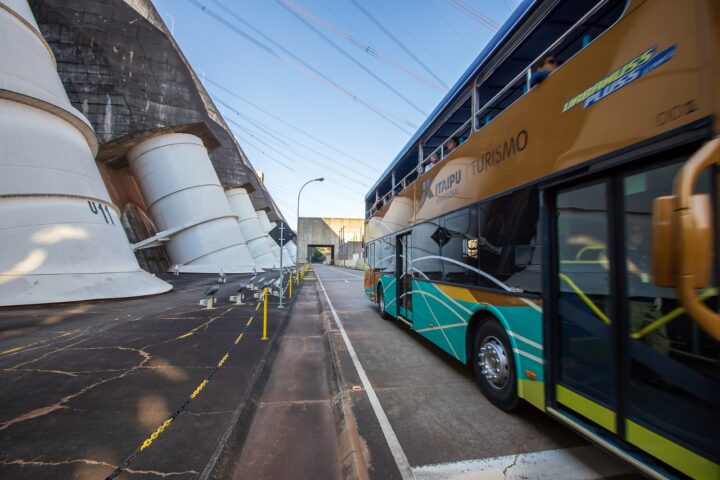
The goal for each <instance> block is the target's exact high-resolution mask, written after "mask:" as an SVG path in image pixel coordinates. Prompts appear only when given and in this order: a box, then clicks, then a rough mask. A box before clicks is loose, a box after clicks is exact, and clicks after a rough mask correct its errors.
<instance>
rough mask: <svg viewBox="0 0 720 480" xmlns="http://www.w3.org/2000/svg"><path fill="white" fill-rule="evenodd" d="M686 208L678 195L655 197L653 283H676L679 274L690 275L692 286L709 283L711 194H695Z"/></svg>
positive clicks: (711, 261)
mask: <svg viewBox="0 0 720 480" xmlns="http://www.w3.org/2000/svg"><path fill="white" fill-rule="evenodd" d="M689 200H690V201H689V208H687V209H678V208H677V205H678V197H677V196H675V195H673V196H666V197H659V198H656V199H655V201H654V202H653V214H652V229H653V236H652V273H653V280H654V282H655V284H656V285H658V286H661V287H677V286H678V279H677V277H678V276H683V277H691V278H692V285H693V287H694V288H706V287H708V286H709V285H710V276H711V273H712V265H713V230H712V223H713V219H712V203H711V200H710V195H707V194H695V195H692V196H691V197H690V199H689Z"/></svg>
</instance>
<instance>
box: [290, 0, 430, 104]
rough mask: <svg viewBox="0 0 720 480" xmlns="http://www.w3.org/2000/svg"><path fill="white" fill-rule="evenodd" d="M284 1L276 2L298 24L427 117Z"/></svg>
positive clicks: (410, 101)
mask: <svg viewBox="0 0 720 480" xmlns="http://www.w3.org/2000/svg"><path fill="white" fill-rule="evenodd" d="M285 1H287V0H277V3H278V4H279V5H280V6H281V7H283V8H284V9H285V10H286V11H287V12H288V13H290V14H291V15H292V16H293V17H295V18H296V19H297V20H298V21H299V22H302V23H303V25H305V26H306V27H307V28H309V29H310V30H312V31H313V32H315V33H316V34H317V35H318V36H319V37H320V38H322V39H323V40H325V43H327V44H328V45H330V46H331V47H333V48H334V49H335V50H336V51H337V52H338V53H340V54H341V55H342V56H343V57H345V58H347V59H348V60H350V61H351V62H352V63H354V64H355V65H356V66H357V67H358V68H360V69H361V70H362V71H364V72H365V73H367V74H368V75H370V76H371V77H373V78H374V79H375V80H377V81H378V82H379V83H380V84H381V85H383V86H384V87H385V88H387V89H388V90H390V91H391V92H393V93H394V94H395V95H397V96H398V97H399V98H400V99H401V100H403V101H404V102H405V103H407V104H408V105H410V106H411V107H412V108H413V109H415V111H417V112H418V113H419V114H420V115H422V116H423V117H427V113H426V112H424V111H423V110H422V109H421V108H420V107H418V106H417V105H416V104H415V103H414V102H413V101H412V100H410V99H409V98H407V97H406V96H405V95H403V94H402V93H401V92H399V91H398V90H397V89H396V88H395V87H393V86H392V85H390V84H389V83H387V82H386V81H385V80H383V79H382V78H380V76H378V75H377V74H376V73H375V72H373V71H372V70H370V69H369V68H367V67H366V66H365V65H363V64H362V63H360V62H358V61H357V60H355V58H354V57H353V56H352V55H350V54H349V53H347V52H346V51H345V50H343V49H342V48H341V47H340V46H339V45H338V44H337V43H335V42H334V41H332V40H331V39H330V38H328V37H327V36H326V35H325V34H324V33H322V32H321V31H320V30H318V29H317V28H315V27H314V26H313V25H312V24H311V23H309V22H308V21H307V20H305V19H304V18H303V17H301V16H300V15H299V14H298V13H297V12H295V11H294V10H293V9H292V8H290V7H289V6H287V5H286V4H285Z"/></svg>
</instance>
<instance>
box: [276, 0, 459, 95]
mask: <svg viewBox="0 0 720 480" xmlns="http://www.w3.org/2000/svg"><path fill="white" fill-rule="evenodd" d="M276 1H278V2H279V3H281V4H282V5H283V6H284V7H285V8H286V9H288V8H289V9H292V10H293V11H294V12H296V13H297V14H299V15H302V16H303V17H305V18H307V19H308V20H310V21H312V22H313V23H315V24H316V25H319V26H320V27H322V28H324V29H325V30H328V31H329V32H331V33H334V34H335V35H337V36H338V37H340V38H342V39H343V40H345V41H346V42H348V43H349V44H350V45H352V46H354V47H357V48H359V49H360V50H362V51H363V52H365V53H366V54H368V55H370V56H372V57H375V58H377V59H378V60H380V61H382V62H384V63H386V64H388V65H390V66H392V67H395V68H397V69H398V70H400V71H402V72H403V73H405V74H407V75H409V76H410V77H412V78H414V79H416V80H418V81H420V82H422V83H424V84H426V85H429V86H431V87H433V88H436V89H438V90H440V91H442V92H447V90H448V89H447V88H446V87H444V86H443V85H441V84H440V83H438V82H436V81H434V80H431V79H429V78H427V77H425V76H423V75H422V74H420V73H418V72H415V71H414V70H412V69H411V68H410V67H407V66H405V65H403V64H402V63H400V62H399V61H397V60H395V59H393V58H392V57H390V56H388V55H385V54H383V53H381V52H379V51H377V50H376V49H374V48H373V47H371V46H370V45H368V44H366V43H363V42H362V41H360V40H358V39H356V38H355V37H353V36H352V35H350V34H349V33H348V32H346V31H343V30H341V29H340V28H338V27H336V26H334V25H332V24H331V23H329V22H327V21H325V20H323V19H321V18H320V17H317V16H316V15H313V14H312V13H310V12H309V11H307V10H305V9H304V8H302V7H301V6H300V5H297V4H296V3H294V2H292V1H291V0H276Z"/></svg>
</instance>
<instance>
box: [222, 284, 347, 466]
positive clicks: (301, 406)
mask: <svg viewBox="0 0 720 480" xmlns="http://www.w3.org/2000/svg"><path fill="white" fill-rule="evenodd" d="M311 278H313V275H312V273H311V274H310V275H308V277H306V280H309V279H311ZM323 332H324V327H323V319H322V317H321V311H320V302H319V299H318V293H317V289H316V288H315V286H314V283H312V282H311V283H307V284H306V285H305V287H304V288H303V289H302V290H301V291H300V294H299V295H298V297H297V298H296V299H295V304H294V306H293V311H292V314H291V316H290V319H289V322H288V326H287V328H286V330H285V333H284V334H283V336H282V338H281V343H280V347H279V349H278V352H277V357H276V358H275V360H274V362H273V369H272V373H271V375H270V378H269V379H268V383H267V386H266V387H265V390H264V392H263V393H262V395H261V398H260V401H259V404H258V408H257V411H256V413H255V416H254V417H253V420H252V424H251V425H250V429H249V431H248V434H247V439H246V441H245V444H244V447H243V449H242V453H241V454H240V458H239V459H238V461H237V463H236V465H235V467H234V469H233V475H232V478H234V479H236V480H251V479H253V480H263V479H274V480H282V479H288V480H289V479H293V480H303V479H308V480H310V479H316V480H334V479H340V478H343V476H342V475H341V471H340V467H339V461H338V448H337V434H336V428H335V425H336V422H335V419H334V413H333V401H332V400H333V397H334V395H333V393H332V392H333V388H332V382H333V377H332V372H331V369H332V365H331V363H330V362H329V360H328V358H329V355H328V352H327V346H326V340H325V337H324V336H323Z"/></svg>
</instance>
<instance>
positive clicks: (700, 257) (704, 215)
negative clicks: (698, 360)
mask: <svg viewBox="0 0 720 480" xmlns="http://www.w3.org/2000/svg"><path fill="white" fill-rule="evenodd" d="M719 162H720V138H716V139H714V140H711V141H710V142H708V143H706V144H705V145H704V146H703V147H702V148H701V149H700V150H699V151H698V152H697V153H695V155H693V156H692V157H691V158H690V159H689V160H688V162H687V163H686V164H685V165H684V166H683V168H682V170H680V173H679V174H678V177H677V179H676V182H675V195H672V196H666V197H659V198H656V199H655V201H654V203H653V218H652V225H653V242H652V269H653V277H654V281H655V283H656V284H657V285H659V286H662V287H674V288H675V289H676V290H677V292H678V298H679V299H680V303H682V305H683V306H684V307H685V309H686V310H687V312H688V314H689V315H690V316H691V318H692V319H693V320H694V321H695V322H696V323H697V324H698V325H699V326H700V327H701V328H702V329H703V330H705V331H706V332H707V333H708V334H710V335H711V336H712V337H713V338H715V339H717V340H720V314H718V313H716V312H714V311H712V310H711V309H710V308H708V307H707V306H706V305H705V304H704V303H703V302H702V301H700V299H699V298H698V296H697V292H696V291H695V290H696V289H698V288H705V287H707V286H708V285H709V283H710V277H711V272H712V264H713V215H712V202H711V198H710V196H709V195H707V194H694V193H693V191H694V189H695V185H696V184H697V181H698V178H699V177H700V174H701V173H702V172H703V170H705V169H706V168H708V167H710V166H712V165H714V164H716V163H719Z"/></svg>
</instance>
